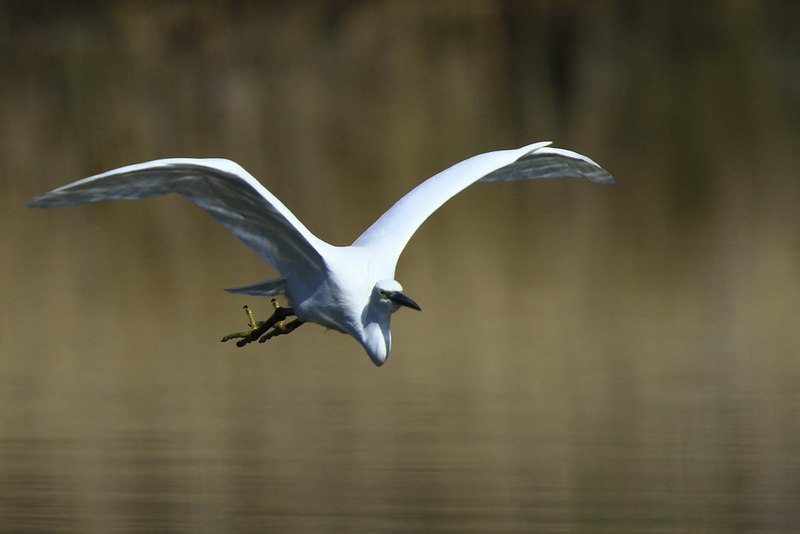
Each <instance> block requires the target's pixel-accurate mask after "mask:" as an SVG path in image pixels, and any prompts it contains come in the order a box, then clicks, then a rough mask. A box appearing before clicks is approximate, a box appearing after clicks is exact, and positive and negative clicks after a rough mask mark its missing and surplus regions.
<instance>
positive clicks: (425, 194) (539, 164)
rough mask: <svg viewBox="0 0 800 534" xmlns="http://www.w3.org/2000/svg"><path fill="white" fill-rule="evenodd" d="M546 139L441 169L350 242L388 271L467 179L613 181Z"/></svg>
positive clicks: (592, 164) (587, 161)
mask: <svg viewBox="0 0 800 534" xmlns="http://www.w3.org/2000/svg"><path fill="white" fill-rule="evenodd" d="M549 144H550V142H547V141H545V142H541V143H534V144H532V145H528V146H525V147H522V148H519V149H516V150H500V151H497V152H488V153H486V154H480V155H477V156H474V157H472V158H470V159H467V160H464V161H462V162H461V163H457V164H455V165H453V166H452V167H450V168H449V169H445V170H444V171H442V172H440V173H439V174H437V175H436V176H434V177H432V178H429V179H427V180H425V181H424V182H422V183H421V184H420V185H418V186H417V187H415V188H414V189H413V190H412V191H411V192H410V193H408V194H407V195H406V196H404V197H403V198H401V199H400V200H399V201H398V202H397V203H396V204H395V205H394V206H392V207H391V208H390V209H389V211H387V212H386V213H384V214H383V215H382V216H381V217H380V218H379V219H378V220H377V221H375V223H374V224H373V225H372V226H370V227H369V228H368V229H367V231H366V232H364V233H363V234H361V236H360V237H359V238H358V239H357V240H356V241H355V242H354V243H353V246H359V247H366V248H370V249H373V250H374V252H375V253H374V257H375V258H378V259H381V260H383V261H385V262H386V263H385V264H384V265H382V266H381V267H382V268H384V269H390V270H391V272H394V267H395V265H396V264H397V259H398V258H399V257H400V253H401V252H402V251H403V249H404V248H405V246H406V243H408V240H409V239H411V236H412V235H414V232H416V231H417V228H419V226H420V225H421V224H422V223H423V222H425V219H427V218H428V217H429V216H430V215H431V214H432V213H433V212H434V211H436V210H437V209H438V208H439V207H440V206H441V205H442V204H444V203H445V202H447V201H448V200H449V199H450V198H452V197H453V196H454V195H455V194H456V193H459V192H460V191H462V190H463V189H464V188H466V187H467V186H468V185H470V184H473V183H475V182H478V181H482V182H498V181H506V180H526V179H531V178H565V177H568V176H575V177H584V178H588V179H589V180H591V181H592V182H596V183H599V184H604V185H610V184H613V183H614V179H613V178H611V175H610V174H609V173H607V172H606V171H605V170H603V168H602V167H600V165H598V164H597V163H595V162H594V161H592V160H591V159H589V158H587V157H586V156H582V155H581V154H577V153H575V152H571V151H569V150H563V149H560V148H549V147H548V145H549Z"/></svg>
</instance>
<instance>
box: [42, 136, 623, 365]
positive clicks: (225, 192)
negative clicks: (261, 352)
mask: <svg viewBox="0 0 800 534" xmlns="http://www.w3.org/2000/svg"><path fill="white" fill-rule="evenodd" d="M548 145H550V143H549V142H540V143H534V144H532V145H528V146H525V147H522V148H519V149H516V150H501V151H496V152H488V153H486V154H480V155H477V156H474V157H472V158H469V159H467V160H465V161H462V162H460V163H457V164H456V165H453V166H452V167H450V168H448V169H446V170H444V171H442V172H440V173H439V174H437V175H436V176H433V177H432V178H429V179H428V180H426V181H424V182H423V183H421V184H420V185H418V186H417V187H416V188H414V189H413V190H412V191H411V192H410V193H408V194H407V195H405V196H404V197H403V198H401V199H400V200H399V201H398V202H397V203H396V204H395V205H394V206H392V207H391V208H390V209H389V210H388V211H387V212H386V213H384V214H383V215H382V216H381V217H380V218H379V219H378V220H377V221H376V222H375V223H373V224H372V226H370V227H369V228H368V229H367V230H366V231H365V232H364V233H363V234H361V236H359V238H358V239H356V240H355V241H354V242H353V244H352V245H350V246H346V247H340V246H333V245H330V244H328V243H326V242H325V241H322V240H321V239H319V238H317V237H316V236H315V235H314V234H312V233H311V232H310V231H309V230H308V229H307V228H306V227H305V226H304V225H303V223H301V222H300V221H299V220H298V219H297V217H295V216H294V214H292V212H291V211H289V210H288V209H287V208H286V206H284V205H283V204H282V203H281V201H279V200H278V199H277V198H275V196H273V195H272V193H270V192H269V191H267V189H266V188H265V187H264V186H262V185H261V184H260V183H259V182H258V181H257V180H256V179H255V178H253V177H252V176H251V175H250V174H249V173H248V172H247V171H245V170H244V169H243V168H242V167H240V166H239V165H238V164H236V163H234V162H233V161H230V160H225V159H189V158H174V159H161V160H156V161H150V162H147V163H140V164H138V165H130V166H127V167H121V168H119V169H116V170H113V171H109V172H106V173H103V174H98V175H96V176H91V177H89V178H85V179H83V180H79V181H77V182H74V183H71V184H69V185H65V186H64V187H60V188H58V189H55V190H53V191H51V192H49V193H45V194H43V195H41V196H38V197H36V198H33V199H31V200H30V201H28V206H31V207H38V208H51V207H56V206H69V205H74V204H81V203H84V202H97V201H100V200H118V199H138V198H144V197H151V196H159V195H164V194H167V193H179V194H181V195H184V196H186V197H188V198H189V199H190V200H192V201H193V202H194V203H195V204H197V205H198V206H200V207H201V208H203V209H205V210H206V211H208V212H209V213H210V214H211V216H212V217H214V218H215V219H216V220H217V221H219V222H220V223H221V224H222V225H223V226H225V227H226V228H227V229H228V230H230V231H231V232H232V233H233V234H234V235H235V236H236V237H238V238H239V239H240V240H241V241H242V242H244V244H245V245H247V246H249V247H250V248H252V249H253V250H255V251H256V252H257V253H258V255H259V256H261V258H262V259H263V260H264V261H266V262H267V263H269V264H271V265H272V266H273V267H274V268H275V269H277V270H278V272H279V273H280V276H279V277H278V278H274V279H272V280H267V281H266V282H260V283H257V284H253V285H249V286H243V287H237V288H232V289H227V290H226V291H230V292H231V293H242V294H246V295H260V296H276V295H285V297H286V298H287V299H288V300H289V302H290V303H291V306H292V307H291V308H282V307H280V306H279V305H278V304H277V302H276V301H275V300H274V299H273V306H274V307H275V313H274V314H273V315H272V317H270V319H269V320H267V321H264V322H256V321H254V320H253V316H252V314H251V312H250V310H249V309H247V314H248V317H249V320H250V329H249V330H248V331H245V332H239V333H236V334H231V335H229V336H226V337H225V338H224V339H223V341H227V340H228V339H231V338H241V339H240V340H239V342H238V343H237V344H238V345H239V346H244V345H246V344H247V343H250V342H251V341H254V340H256V339H259V340H260V341H261V342H263V341H266V340H267V339H269V338H271V337H273V336H276V335H281V334H287V333H289V332H291V331H292V330H294V329H295V328H297V327H298V326H300V325H301V324H303V323H304V322H312V323H317V324H319V325H322V326H324V327H326V328H329V329H333V330H337V331H339V332H343V333H346V334H350V335H351V336H353V337H354V338H355V339H356V340H358V341H359V342H360V343H361V344H362V345H363V346H364V349H366V351H367V354H368V355H369V357H370V359H371V360H372V362H373V363H374V364H375V365H378V366H380V365H383V363H384V362H385V361H386V358H387V357H388V356H389V352H390V350H391V347H392V336H391V332H390V330H389V324H390V320H391V316H392V314H393V313H394V312H396V311H397V310H398V309H400V308H401V307H403V306H406V307H409V308H413V309H416V310H419V309H420V307H419V306H418V305H417V304H416V303H415V302H414V301H413V300H411V299H410V298H408V297H406V296H405V295H404V294H403V293H402V291H403V288H402V286H401V285H400V284H399V283H398V282H397V281H396V280H395V279H394V277H395V266H396V265H397V260H398V258H399V256H400V253H401V252H402V251H403V248H405V246H406V243H407V242H408V240H409V239H410V238H411V236H412V235H413V234H414V232H415V231H416V230H417V228H419V226H420V225H421V224H422V223H423V222H424V221H425V219H427V218H428V217H429V216H430V215H431V214H432V213H433V212H434V211H436V209H438V208H439V207H440V206H441V205H442V204H444V203H445V202H446V201H447V200H449V199H450V198H451V197H452V196H454V195H455V194H456V193H458V192H460V191H461V190H463V189H464V188H466V187H467V186H468V185H470V184H472V183H474V182H477V181H482V182H497V181H506V180H521V179H529V178H563V177H570V176H571V177H584V178H588V179H589V180H591V181H592V182H596V183H599V184H604V185H609V184H613V183H614V180H613V179H612V178H611V175H610V174H609V173H608V172H606V171H605V170H603V168H601V167H600V166H599V165H598V164H597V163H595V162H594V161H592V160H591V159H589V158H587V157H586V156H582V155H581V154H577V153H575V152H571V151H569V150H563V149H558V148H550V147H549V146H548ZM245 308H247V307H245ZM292 315H293V316H296V317H297V319H295V320H294V321H292V322H290V323H288V324H287V323H285V322H284V320H285V319H286V318H287V317H288V316H292ZM270 329H272V330H270Z"/></svg>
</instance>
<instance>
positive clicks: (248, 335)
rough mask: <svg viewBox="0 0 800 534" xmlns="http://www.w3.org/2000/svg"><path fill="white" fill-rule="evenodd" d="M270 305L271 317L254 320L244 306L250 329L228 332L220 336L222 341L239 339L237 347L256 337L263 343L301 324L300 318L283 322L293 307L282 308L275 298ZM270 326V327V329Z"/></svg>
mask: <svg viewBox="0 0 800 534" xmlns="http://www.w3.org/2000/svg"><path fill="white" fill-rule="evenodd" d="M272 307H273V308H274V309H275V312H274V313H273V314H272V317H270V318H269V319H267V320H266V321H256V320H255V318H254V317H253V312H252V311H251V310H250V308H249V307H248V306H245V307H244V311H245V312H246V313H247V323H248V326H250V329H249V330H244V331H242V332H235V333H233V334H228V335H227V336H225V337H223V338H222V341H223V342H224V341H228V340H231V339H239V341H237V342H236V346H237V347H244V346H245V345H247V344H248V343H252V342H253V341H255V340H256V339H258V341H259V343H264V342H265V341H267V340H268V339H272V338H273V337H275V336H280V335H284V334H288V333H290V332H292V331H294V330H295V329H296V328H297V327H298V326H300V325H301V324H303V321H301V320H300V319H295V320H294V321H292V322H290V323H288V324H287V323H286V322H285V319H286V317H288V316H289V315H294V309H293V308H283V307H281V305H280V304H278V301H277V300H275V299H272ZM270 328H272V330H271V331H270Z"/></svg>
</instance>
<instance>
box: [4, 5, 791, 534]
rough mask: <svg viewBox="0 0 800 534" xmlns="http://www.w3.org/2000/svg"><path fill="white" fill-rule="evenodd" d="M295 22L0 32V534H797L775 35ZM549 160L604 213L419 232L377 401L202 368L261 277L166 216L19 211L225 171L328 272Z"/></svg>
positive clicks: (73, 16) (180, 218)
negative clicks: (542, 145)
mask: <svg viewBox="0 0 800 534" xmlns="http://www.w3.org/2000/svg"><path fill="white" fill-rule="evenodd" d="M303 6H305V4H300V5H297V6H294V5H290V4H287V5H276V6H271V7H270V6H267V7H265V6H264V5H263V4H260V3H247V2H234V3H231V4H230V5H228V4H225V3H200V4H198V3H187V4H182V3H169V4H163V5H158V6H156V5H145V4H141V3H137V2H117V3H108V4H107V5H104V6H95V9H94V10H93V11H92V12H91V13H90V12H82V11H80V10H78V8H77V7H76V6H72V5H69V6H67V5H62V7H60V8H59V7H56V5H55V3H54V4H53V5H47V4H46V3H17V4H15V3H5V4H3V6H2V8H0V25H2V27H3V29H4V31H3V32H0V35H5V36H6V37H3V38H0V46H2V48H3V52H4V53H3V55H2V57H4V58H5V59H4V60H3V61H2V62H0V70H2V75H1V76H0V184H1V185H2V187H3V193H4V194H3V206H4V209H3V210H0V228H2V230H0V232H1V233H0V236H1V237H2V240H3V242H2V244H3V254H2V255H1V256H0V272H2V273H3V280H5V282H3V283H2V284H0V298H2V302H3V304H4V306H2V307H0V325H2V326H0V329H1V330H0V333H2V351H0V532H14V533H16V532H273V531H275V532H285V531H288V532H292V531H295V532H335V531H344V532H353V531H354V532H376V531H387V532H592V533H595V532H609V533H611V532H613V533H619V532H636V533H642V532H775V533H785V532H791V531H794V530H796V529H797V528H798V526H799V525H800V507H798V506H797V503H798V501H799V500H800V486H798V483H797V481H798V480H800V472H799V471H798V466H800V425H798V424H797V423H798V420H799V417H800V363H798V362H800V359H799V358H798V349H800V324H798V323H799V320H798V317H800V298H798V296H800V277H799V276H798V274H797V273H798V272H800V270H799V269H798V267H800V265H798V264H799V263H800V262H799V261H798V259H799V257H798V252H799V251H800V241H799V240H798V232H797V227H798V226H797V223H798V217H797V206H798V205H799V202H798V201H800V188H798V183H800V182H798V180H797V176H798V171H799V170H800V169H798V161H797V157H796V153H797V140H798V132H797V128H796V126H795V124H796V121H793V120H792V117H796V115H797V109H798V107H797V100H796V94H795V93H796V90H795V88H796V87H797V79H796V77H793V76H794V72H795V71H796V70H797V69H796V62H797V57H800V56H798V55H797V53H796V52H797V50H798V45H797V40H796V37H795V36H794V30H795V29H796V24H795V23H794V22H796V21H797V13H794V12H792V11H791V10H794V8H791V9H790V8H788V7H785V9H786V11H782V12H772V11H770V10H769V9H767V8H766V7H761V8H760V7H758V6H757V4H748V6H744V5H740V4H739V3H730V4H726V3H714V4H713V5H707V6H706V5H701V6H700V7H697V6H696V5H695V6H694V7H693V8H692V10H690V11H686V12H684V11H683V10H682V8H680V7H677V6H673V7H669V8H667V7H663V6H662V5H661V4H656V3H652V4H650V3H648V4H641V6H639V7H636V6H635V5H634V4H630V3H623V2H610V3H608V2H607V3H603V4H602V6H597V7H595V8H592V9H594V11H591V10H586V11H584V10H581V11H578V10H572V9H569V8H567V7H562V8H557V7H556V6H555V5H552V6H551V5H550V4H547V3H543V4H542V3H536V4H534V3H531V4H530V5H529V4H527V3H514V2H464V3H453V4H452V5H451V4H447V3H444V4H440V3H424V4H413V3H395V2H375V3H366V4H363V5H361V4H353V5H350V4H341V3H329V4H328V3H320V4H318V5H315V7H314V8H313V9H312V8H309V7H303ZM402 6H406V7H402ZM795 11H796V10H795ZM793 21H794V22H793ZM551 137H552V138H554V139H555V140H556V141H557V144H558V145H559V146H565V147H569V148H574V149H576V150H579V151H580V152H583V153H586V154H589V155H591V156H592V157H594V158H595V159H597V160H598V161H599V162H600V163H602V164H603V166H604V167H606V168H608V169H609V170H610V171H611V172H612V174H614V175H615V177H616V178H617V180H618V185H617V186H615V187H613V188H602V187H598V186H594V185H593V184H590V183H587V182H583V181H581V182H578V181H574V180H573V181H570V180H562V181H557V182H553V181H542V182H539V183H522V184H520V183H508V184H485V185H476V186H474V187H473V188H470V189H468V190H467V191H465V192H464V193H462V194H461V195H459V196H458V197H457V198H456V199H454V200H453V201H451V202H450V203H448V205H447V206H446V207H445V208H444V209H443V210H442V211H440V212H439V213H437V214H436V215H435V216H434V217H432V218H431V220H430V221H429V222H428V223H426V225H424V226H423V228H422V229H421V230H420V232H419V233H418V234H417V236H415V238H414V239H412V241H411V243H410V245H409V248H408V249H407V252H406V254H405V255H404V256H403V258H402V259H401V262H400V265H399V268H398V278H399V280H400V281H401V282H402V283H403V285H404V287H405V289H406V292H407V293H408V294H409V295H410V296H411V297H412V298H414V299H415V300H416V301H417V302H419V303H420V305H421V306H422V307H423V309H424V310H425V311H424V312H423V313H420V314H416V313H403V312H402V311H401V312H400V313H398V314H397V315H396V316H395V319H394V321H393V330H394V343H395V348H394V350H393V353H392V357H391V358H390V360H389V361H388V362H387V364H386V365H385V366H384V367H382V368H380V369H378V368H375V367H374V366H373V365H372V364H371V363H370V362H369V360H368V358H367V357H366V355H365V354H364V353H363V350H362V349H361V347H360V346H359V345H358V344H357V343H356V342H355V341H354V340H352V339H350V338H348V337H347V336H343V335H340V334H337V333H334V332H325V331H324V330H323V329H322V328H318V327H316V326H313V325H309V326H307V327H304V328H303V329H301V330H298V332H297V333H295V334H292V336H288V337H285V338H283V337H282V338H278V339H275V340H272V341H270V342H269V343H268V344H267V345H259V346H257V347H247V348H245V349H236V348H235V347H233V346H230V345H229V344H221V343H219V338H220V337H221V335H222V334H225V333H228V332H230V331H233V330H236V329H238V328H240V327H242V326H244V325H243V324H242V323H243V322H244V314H243V313H242V311H241V307H242V305H243V304H249V305H251V306H252V307H253V308H254V309H255V310H257V311H260V312H261V313H266V311H267V310H268V309H269V304H268V302H267V301H266V299H256V298H251V297H247V298H246V299H245V298H243V297H242V296H236V295H230V294H226V293H223V292H222V291H221V289H222V288H223V287H233V286H237V285H243V284H247V283H252V282H255V281H258V280H263V279H266V278H268V277H270V276H271V275H272V274H274V273H273V272H272V271H271V269H270V268H269V267H267V266H264V265H263V264H262V263H261V262H260V260H258V258H257V257H256V256H255V254H254V253H252V252H250V251H249V250H247V249H246V248H245V247H244V246H242V245H241V243H239V242H238V241H236V239H234V238H232V237H231V236H230V235H229V234H228V233H227V232H226V231H225V230H224V229H223V228H221V227H219V226H218V225H216V224H215V223H214V222H213V221H212V220H211V219H210V218H209V217H208V216H207V215H206V214H205V213H203V212H201V211H200V210H198V209H196V208H195V207H194V206H192V205H191V204H190V203H188V202H186V201H184V200H183V199H181V198H159V199H149V200H146V201H137V202H130V203H127V202H115V203H104V204H100V205H94V206H83V207H77V208H65V209H60V210H53V211H41V210H28V209H27V208H25V207H24V201H25V200H27V199H28V198H29V197H31V196H33V195H35V194H38V193H41V192H43V191H45V190H47V189H50V188H53V187H55V186H58V185H61V184H63V183H66V182H68V181H70V180H73V179H77V178H80V177H83V176H87V175H89V174H92V173H94V172H99V171H102V170H106V169H109V168H113V167H116V166H119V165H122V164H127V163H133V162H136V161H144V160H147V159H153V158H156V157H165V156H177V155H185V156H224V157H230V158H232V159H235V160H237V161H239V162H240V163H242V164H243V165H244V166H245V167H246V168H247V169H248V170H250V171H251V172H252V173H253V174H254V175H256V176H257V177H259V178H260V179H261V180H263V182H264V183H265V184H266V185H267V187H269V188H270V189H271V190H272V191H273V192H274V193H275V194H276V195H277V196H278V197H279V198H281V199H283V200H284V201H285V203H286V204H287V205H288V206H289V207H290V208H291V209H293V210H294V211H295V213H296V214H297V215H298V217H299V218H300V219H301V220H303V221H304V222H305V223H306V224H307V225H308V227H309V228H310V229H311V230H312V231H314V232H316V233H318V235H320V237H322V238H325V239H328V240H330V241H332V242H334V243H337V244H345V243H348V242H350V241H352V239H353V238H354V237H355V236H356V235H358V233H359V232H360V231H361V230H363V229H364V228H366V227H367V225H368V224H369V223H370V222H371V221H372V220H374V218H375V217H377V216H378V215H379V214H380V213H381V211H382V210H384V209H386V208H387V207H388V206H389V205H390V204H391V202H393V201H394V200H395V199H396V198H398V197H399V196H400V195H401V194H403V193H405V192H406V191H407V190H408V189H410V188H411V187H412V186H413V185H415V184H416V183H418V182H419V181H421V180H422V179H423V178H425V177H426V176H430V175H431V174H433V173H435V172H436V171H438V170H440V169H441V168H443V167H445V166H447V165H449V164H451V163H453V162H455V161H458V160H460V159H463V158H465V157H467V156H469V155H472V154H474V153H477V152H480V151H484V150H488V149H493V148H500V147H508V146H519V145H522V144H524V143H528V142H531V141H535V140H539V139H543V138H551Z"/></svg>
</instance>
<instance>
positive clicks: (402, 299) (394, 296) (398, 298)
mask: <svg viewBox="0 0 800 534" xmlns="http://www.w3.org/2000/svg"><path fill="white" fill-rule="evenodd" d="M386 298H388V299H389V300H391V301H392V302H394V303H395V304H399V305H400V306H406V307H407V308H413V309H415V310H419V311H422V308H420V307H419V304H417V303H416V302H414V301H413V300H411V299H410V298H408V297H407V296H405V295H403V294H402V293H400V292H399V291H394V292H393V293H389V294H387V295H386Z"/></svg>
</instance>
